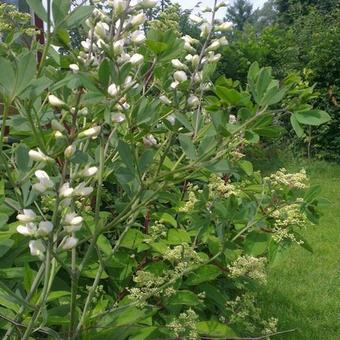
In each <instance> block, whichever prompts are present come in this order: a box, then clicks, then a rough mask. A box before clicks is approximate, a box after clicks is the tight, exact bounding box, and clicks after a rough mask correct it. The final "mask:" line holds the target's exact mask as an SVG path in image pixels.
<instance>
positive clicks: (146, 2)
mask: <svg viewBox="0 0 340 340" xmlns="http://www.w3.org/2000/svg"><path fill="white" fill-rule="evenodd" d="M139 5H140V6H142V7H143V8H145V9H147V8H153V7H155V6H156V5H157V0H143V1H141V2H140V3H139Z"/></svg>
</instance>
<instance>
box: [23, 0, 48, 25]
mask: <svg viewBox="0 0 340 340" xmlns="http://www.w3.org/2000/svg"><path fill="white" fill-rule="evenodd" d="M26 1H27V3H28V5H29V6H30V8H31V9H32V10H33V11H34V12H35V13H36V14H37V15H38V17H39V18H40V19H41V20H43V21H45V22H47V12H46V10H45V8H44V6H43V4H42V1H41V0H26Z"/></svg>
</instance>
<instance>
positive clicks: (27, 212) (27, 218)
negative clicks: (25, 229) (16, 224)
mask: <svg viewBox="0 0 340 340" xmlns="http://www.w3.org/2000/svg"><path fill="white" fill-rule="evenodd" d="M36 218H37V215H36V214H35V212H34V211H33V210H32V209H24V210H23V213H22V214H18V215H17V220H18V221H20V222H24V223H29V222H33V221H34V220H35V219H36Z"/></svg>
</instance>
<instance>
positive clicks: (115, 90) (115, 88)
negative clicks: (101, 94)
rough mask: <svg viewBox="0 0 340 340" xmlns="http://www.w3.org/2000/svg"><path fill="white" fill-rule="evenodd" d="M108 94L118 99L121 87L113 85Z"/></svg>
mask: <svg viewBox="0 0 340 340" xmlns="http://www.w3.org/2000/svg"><path fill="white" fill-rule="evenodd" d="M107 93H108V94H109V95H110V96H111V97H116V96H117V95H118V93H119V86H117V85H116V84H114V83H113V84H111V85H110V86H109V87H108V89H107Z"/></svg>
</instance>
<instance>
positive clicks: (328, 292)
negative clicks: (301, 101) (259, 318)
mask: <svg viewBox="0 0 340 340" xmlns="http://www.w3.org/2000/svg"><path fill="white" fill-rule="evenodd" d="M286 167H287V168H288V169H290V170H296V169H297V168H301V167H305V168H306V170H307V171H308V173H309V176H310V178H311V183H312V184H319V185H321V187H322V196H323V197H325V198H326V199H327V200H329V203H328V204H327V205H324V206H323V207H322V208H321V211H322V214H323V217H322V218H321V221H320V225H318V226H316V227H312V228H309V229H308V230H306V231H305V233H304V236H305V238H306V239H307V240H308V242H309V243H310V244H311V246H312V247H313V250H314V253H313V254H311V253H309V252H307V251H306V250H304V249H302V248H300V247H298V246H293V247H292V248H290V249H288V250H287V251H285V252H284V253H283V255H282V257H280V259H279V260H278V261H277V262H276V263H275V264H274V265H273V266H272V267H271V268H270V269H269V281H268V285H267V287H266V289H265V290H264V292H263V293H261V300H262V302H261V303H262V304H263V305H262V308H263V312H264V314H265V316H266V317H270V316H275V317H277V318H278V319H279V320H280V321H279V329H280V330H288V329H296V331H295V332H293V333H290V334H285V335H282V336H279V337H276V338H275V339H309V340H332V339H334V340H335V339H340V166H338V165H332V164H329V163H326V162H313V163H310V164H308V163H304V162H290V165H288V166H287V165H286Z"/></svg>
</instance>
